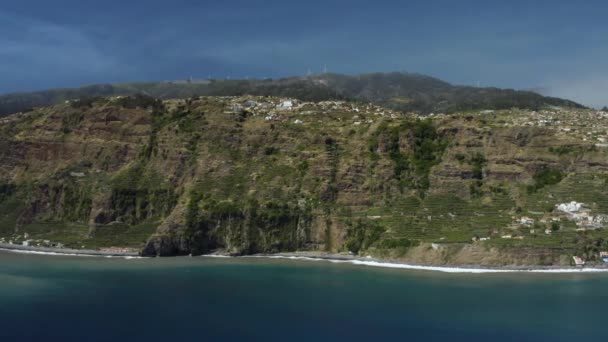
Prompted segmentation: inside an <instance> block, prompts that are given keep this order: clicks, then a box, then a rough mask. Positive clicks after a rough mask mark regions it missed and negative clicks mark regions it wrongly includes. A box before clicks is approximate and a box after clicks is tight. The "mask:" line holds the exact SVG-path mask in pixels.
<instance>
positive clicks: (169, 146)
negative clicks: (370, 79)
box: [0, 98, 608, 262]
mask: <svg viewBox="0 0 608 342" xmlns="http://www.w3.org/2000/svg"><path fill="white" fill-rule="evenodd" d="M246 100H250V99H248V98H243V99H239V98H201V99H191V100H188V101H165V102H163V103H161V102H159V101H155V100H153V99H128V100H123V99H100V100H97V101H93V102H92V103H90V104H83V105H78V106H75V105H71V104H65V105H60V106H54V107H49V108H43V109H38V110H35V111H33V112H30V113H27V114H23V115H21V116H20V117H19V118H16V119H14V120H12V119H10V118H9V119H8V120H6V121H5V122H4V123H3V124H0V162H1V163H0V217H4V218H5V221H3V222H5V228H2V229H0V236H12V235H13V234H15V232H19V233H21V234H23V233H26V232H27V233H28V234H30V235H33V236H38V237H41V238H45V239H46V238H48V239H53V238H60V237H63V238H65V237H69V238H70V241H74V242H73V243H74V244H75V245H76V244H78V245H77V246H80V245H87V244H94V245H99V246H105V245H126V246H136V247H139V248H142V254H143V255H156V256H168V255H187V254H190V253H192V254H203V253H209V252H213V251H223V252H226V253H233V254H251V253H273V252H281V251H295V250H323V251H334V252H336V251H347V250H348V249H349V248H356V249H358V251H360V252H363V251H365V252H366V253H373V252H374V251H375V252H377V253H380V254H382V253H384V252H386V253H389V254H391V255H393V254H394V253H396V252H395V251H399V250H400V251H401V252H399V253H401V255H402V256H403V255H404V254H403V253H405V251H406V250H407V248H410V247H411V246H412V245H415V244H416V243H429V242H432V241H438V240H440V239H443V240H441V241H444V240H445V241H446V242H462V239H466V240H470V238H471V237H474V236H476V235H479V234H490V232H492V231H497V232H500V231H501V230H502V229H508V227H509V226H510V225H511V224H512V219H511V216H513V215H515V214H516V210H524V209H525V208H526V206H529V205H530V202H531V201H532V200H531V198H533V196H535V195H533V194H528V193H526V192H525V187H526V186H528V185H530V184H534V183H535V182H536V181H537V180H536V179H535V176H536V175H537V174H538V173H539V172H541V171H542V170H545V169H551V170H557V171H559V172H561V173H562V174H563V175H564V176H563V177H564V179H565V181H564V182H562V183H563V184H562V183H558V184H552V185H551V186H552V188H550V189H555V191H552V193H551V195H552V196H554V198H553V199H551V200H554V201H558V200H561V198H558V197H560V196H567V195H568V193H569V191H570V190H568V189H570V188H572V187H576V184H578V183H577V182H579V181H580V182H583V183H585V182H586V183H585V184H589V185H590V190H589V191H590V192H589V194H583V195H585V196H587V197H593V196H595V197H593V198H597V202H598V203H599V202H600V201H601V200H602V199H603V198H604V197H602V196H608V194H606V193H605V191H604V190H602V189H603V188H602V187H601V184H603V183H601V182H602V180H601V179H602V178H601V176H602V175H605V174H607V173H608V162H607V161H606V160H608V158H606V157H607V155H606V152H605V151H603V150H597V149H591V148H590V145H589V144H587V143H584V142H582V141H574V140H572V139H569V138H568V139H567V138H564V137H562V136H560V135H559V134H558V133H557V131H555V130H550V129H547V128H539V127H512V126H508V125H507V126H505V125H504V124H502V123H501V124H500V125H498V124H495V125H493V126H491V127H490V126H489V125H491V124H492V122H488V121H487V120H485V119H484V120H481V119H478V118H475V117H471V118H460V117H441V118H439V119H434V120H433V121H429V122H426V121H418V122H417V121H415V120H411V119H408V118H398V117H397V118H390V117H386V116H382V115H381V114H379V113H381V112H380V111H379V110H377V109H376V108H371V109H370V110H369V112H366V110H365V108H361V109H358V110H357V111H355V110H354V109H353V108H354V107H355V106H357V105H356V104H350V103H338V104H331V105H328V104H323V105H321V104H314V103H308V104H305V105H304V106H305V107H303V108H305V109H306V110H302V111H299V110H298V109H297V108H296V109H293V110H291V111H288V112H287V111H285V112H281V113H278V114H277V113H274V112H273V113H274V114H272V115H270V112H271V111H274V108H275V107H276V104H274V103H273V101H275V102H277V103H280V101H279V100H280V99H273V98H255V101H256V105H255V106H253V107H247V109H246V110H245V109H243V110H239V111H235V110H234V108H235V105H237V104H239V103H240V102H243V101H246ZM304 113H305V114H304ZM355 116H356V118H355ZM268 117H271V118H272V119H271V120H268V119H267V118H268ZM296 118H297V119H298V120H300V121H301V122H302V123H301V124H297V125H296V124H293V122H294V120H295V119H296ZM356 123H358V124H356ZM563 146H566V147H567V148H566V147H563ZM554 147H556V148H557V147H559V149H558V150H559V151H570V150H574V151H579V152H578V153H569V154H564V153H561V152H560V153H561V154H556V153H553V152H550V149H553V148H554ZM596 176H597V177H596ZM577 177H582V178H580V180H579V178H577ZM569 179H572V182H569V181H568V180H569ZM522 189H523V190H522ZM577 191H580V190H577ZM582 191H586V190H582ZM606 199H607V200H608V197H606ZM546 200H547V201H548V200H549V199H546ZM550 204H551V203H549V204H547V205H545V206H549V205H550ZM518 208H519V209H518ZM598 210H599V205H598ZM488 215H495V216H496V217H497V219H496V220H489V219H488V220H486V219H483V217H487V216H488ZM41 224H45V227H51V228H48V229H47V228H45V229H41V228H40V227H41ZM454 236H456V238H454ZM450 239H453V241H451V240H450ZM401 242H403V243H404V246H407V248H406V247H404V248H403V250H401V249H400V246H399V244H400V243H401ZM410 250H417V251H418V252H416V253H424V252H423V251H422V250H421V249H420V250H419V249H411V248H410ZM467 251H469V250H468V249H466V248H465V249H462V250H460V251H459V252H457V253H456V252H454V253H455V254H454V255H461V257H462V258H463V259H462V260H464V259H466V258H467V257H466V256H467V255H473V257H471V258H474V256H475V255H478V254H479V253H481V252H479V250H477V249H475V250H474V253H473V252H471V253H473V254H470V253H469V254H467V253H468V252H467ZM475 253H477V254H475ZM501 253H506V252H501ZM506 254H509V253H506ZM506 254H505V255H506ZM408 255H409V254H408ZM501 255H503V254H501ZM408 257H411V258H414V257H413V256H412V255H409V256H408ZM503 257H504V256H503ZM496 258H499V257H498V256H496ZM547 258H549V257H547ZM414 259H415V258H414ZM448 259H449V258H448ZM448 259H446V260H448ZM550 259H551V260H553V261H554V262H555V260H558V259H559V256H557V257H555V258H554V257H551V258H550ZM420 260H424V258H422V259H420ZM454 260H458V259H454ZM487 260H496V259H493V258H490V257H488V258H487ZM513 260H516V259H515V258H514V259H513ZM488 262H489V261H488ZM492 262H495V261H492Z"/></svg>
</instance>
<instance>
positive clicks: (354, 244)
mask: <svg viewBox="0 0 608 342" xmlns="http://www.w3.org/2000/svg"><path fill="white" fill-rule="evenodd" d="M382 233H384V228H382V227H381V226H380V225H379V224H378V223H376V222H373V221H363V220H362V219H358V220H357V221H356V222H355V223H354V224H352V225H351V227H350V228H349V229H348V238H347V240H346V244H345V246H346V248H347V249H348V251H350V252H353V253H355V254H357V253H359V251H361V250H367V249H368V248H370V247H371V246H373V245H374V244H375V243H376V242H377V241H379V240H380V237H381V236H382Z"/></svg>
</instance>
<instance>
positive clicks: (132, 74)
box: [0, 0, 608, 106]
mask: <svg viewBox="0 0 608 342" xmlns="http://www.w3.org/2000/svg"><path fill="white" fill-rule="evenodd" d="M324 65H327V68H328V70H329V71H331V72H340V73H349V74H356V73H364V72H375V71H409V72H419V73H424V74H429V75H432V76H436V77H439V78H441V79H444V80H446V81H449V82H452V83H455V84H468V85H475V84H477V83H478V82H479V83H480V84H481V85H484V86H485V85H493V86H499V87H511V88H518V89H525V88H543V89H544V91H545V92H546V93H548V94H550V95H555V96H561V97H567V98H571V99H574V100H578V101H580V102H583V103H585V104H588V105H594V106H600V105H608V4H606V3H605V1H594V0H589V1H585V2H584V3H582V2H576V1H572V0H571V1H562V0H553V1H542V0H538V1H533V0H528V1H518V0H510V1H489V0H487V1H473V0H471V1H467V0H460V1H447V0H444V1H440V0H436V1H433V0H426V1H406V0H401V1H382V0H377V1H369V0H367V1H359V0H350V1H332V0H324V1H322V0H308V1H276V0H266V1H258V0H248V1H244V0H233V1H229V0H225V1H210V0H208V1H205V0H199V1H187V0H172V1H168V0H164V1H160V0H147V1H128V0H121V1H118V0H105V1H88V0H53V1H48V0H19V1H2V2H0V93H7V92H14V91H29V90H38V89H46V88H53V87H74V86H81V85H85V84H91V83H104V82H124V81H154V80H168V79H184V78H187V77H188V76H190V75H192V76H193V77H195V78H207V77H212V78H226V77H231V78H241V77H280V76H290V75H303V74H305V73H306V72H307V70H308V69H310V70H311V71H312V72H313V73H315V72H320V71H321V70H322V68H323V66H324Z"/></svg>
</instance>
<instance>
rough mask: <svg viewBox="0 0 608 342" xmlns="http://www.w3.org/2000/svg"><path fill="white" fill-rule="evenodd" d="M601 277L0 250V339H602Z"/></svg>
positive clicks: (604, 282) (607, 301)
mask: <svg viewBox="0 0 608 342" xmlns="http://www.w3.org/2000/svg"><path fill="white" fill-rule="evenodd" d="M606 308H608V273H567V274H542V273H534V274H532V273H499V274H491V273H484V274H475V273H444V272H436V271H424V270H404V269H391V268H381V267H370V266H365V265H352V264H347V263H331V262H328V261H307V260H286V259H267V258H208V257H192V258H188V257H182V258H155V259H131V260H126V259H122V258H100V257H71V256H45V255H29V254H18V253H10V252H0V341H148V342H149V341H234V340H246V341H343V340H345V341H386V340H392V341H429V340H430V341H434V340H446V339H449V340H450V341H477V340H489V341H579V340H583V339H595V340H605V339H606V338H608V328H607V325H606V317H605V315H604V312H605V311H604V310H606Z"/></svg>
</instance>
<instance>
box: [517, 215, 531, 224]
mask: <svg viewBox="0 0 608 342" xmlns="http://www.w3.org/2000/svg"><path fill="white" fill-rule="evenodd" d="M519 223H520V224H522V225H524V226H531V225H533V224H534V219H532V218H529V217H527V216H524V217H522V218H520V219H519Z"/></svg>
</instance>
